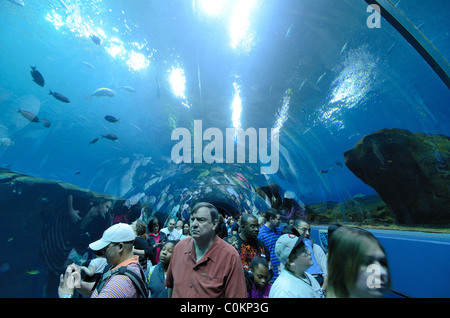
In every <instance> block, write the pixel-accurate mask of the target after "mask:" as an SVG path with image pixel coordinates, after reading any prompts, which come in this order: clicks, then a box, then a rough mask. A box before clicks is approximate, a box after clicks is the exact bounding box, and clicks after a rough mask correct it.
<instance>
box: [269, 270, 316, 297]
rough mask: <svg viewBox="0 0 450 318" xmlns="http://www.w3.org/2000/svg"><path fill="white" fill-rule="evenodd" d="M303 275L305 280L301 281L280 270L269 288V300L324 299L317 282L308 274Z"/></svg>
mask: <svg viewBox="0 0 450 318" xmlns="http://www.w3.org/2000/svg"><path fill="white" fill-rule="evenodd" d="M305 274H306V277H307V278H306V279H305V280H303V279H300V278H298V277H296V276H294V275H292V274H291V273H290V272H289V271H287V270H285V269H284V270H282V271H281V273H280V275H279V276H278V277H277V279H276V280H275V282H274V283H273V285H272V287H271V288H270V293H269V298H324V295H323V292H322V288H321V287H320V285H319V283H318V282H317V280H316V279H315V278H314V277H312V276H311V275H310V274H308V273H306V272H305ZM308 279H309V280H308ZM308 281H309V282H311V286H310V285H309V284H308V283H307V282H308Z"/></svg>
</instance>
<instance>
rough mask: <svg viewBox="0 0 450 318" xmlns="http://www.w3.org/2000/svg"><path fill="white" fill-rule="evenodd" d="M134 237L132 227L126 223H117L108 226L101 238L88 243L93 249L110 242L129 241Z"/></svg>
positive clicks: (101, 247) (96, 249)
mask: <svg viewBox="0 0 450 318" xmlns="http://www.w3.org/2000/svg"><path fill="white" fill-rule="evenodd" d="M135 238H136V234H135V233H134V230H133V228H132V227H131V226H130V225H129V224H126V223H117V224H114V225H112V226H110V227H109V228H108V229H107V230H106V231H105V232H103V236H102V238H101V239H99V240H97V241H95V242H93V243H91V244H89V247H90V248H91V250H93V251H99V250H101V249H104V248H105V247H106V246H108V245H109V244H111V243H122V242H131V241H134V239H135Z"/></svg>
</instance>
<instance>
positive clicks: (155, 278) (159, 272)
mask: <svg viewBox="0 0 450 318" xmlns="http://www.w3.org/2000/svg"><path fill="white" fill-rule="evenodd" d="M177 242H178V241H167V242H165V243H164V245H163V247H162V249H161V253H160V254H159V263H158V264H156V265H155V266H152V267H150V272H149V274H148V280H147V287H148V289H149V291H150V293H151V298H168V290H167V287H166V286H164V282H165V281H166V273H167V269H168V268H169V264H170V259H171V257H172V252H173V248H174V247H175V245H176V244H177Z"/></svg>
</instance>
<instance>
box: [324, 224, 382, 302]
mask: <svg viewBox="0 0 450 318" xmlns="http://www.w3.org/2000/svg"><path fill="white" fill-rule="evenodd" d="M371 242H373V243H375V244H377V245H378V246H379V247H380V249H381V250H382V251H383V253H384V254H385V255H386V252H385V250H384V248H383V246H382V245H381V244H380V242H379V241H378V240H377V239H376V238H375V236H373V235H372V234H371V233H370V232H369V231H366V230H364V229H360V228H357V227H350V226H342V227H340V228H338V229H337V230H336V231H334V233H333V236H332V238H331V240H330V242H329V243H328V250H329V254H328V288H327V294H328V297H338V298H346V297H349V296H350V288H351V287H352V286H354V285H355V283H356V279H357V277H358V273H359V271H360V268H361V266H364V265H366V264H365V261H366V257H365V255H366V251H367V249H368V247H369V244H370V243H371ZM386 270H387V274H388V282H387V285H388V288H390V286H391V278H390V277H391V275H390V272H389V266H388V264H387V263H386Z"/></svg>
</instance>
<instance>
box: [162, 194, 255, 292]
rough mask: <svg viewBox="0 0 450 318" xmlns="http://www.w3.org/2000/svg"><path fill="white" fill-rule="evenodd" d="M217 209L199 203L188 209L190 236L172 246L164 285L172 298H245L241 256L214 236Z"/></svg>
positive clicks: (217, 218)
mask: <svg viewBox="0 0 450 318" xmlns="http://www.w3.org/2000/svg"><path fill="white" fill-rule="evenodd" d="M218 223H219V212H218V211H217V209H216V207H215V206H214V205H212V204H210V203H207V202H200V203H198V204H196V205H195V206H194V208H193V209H192V212H191V218H190V226H191V235H192V236H191V237H189V238H187V239H184V240H181V241H180V242H178V244H177V245H176V246H175V249H174V250H173V253H172V258H171V260H170V265H169V269H168V271H167V278H166V283H165V285H166V287H168V288H169V297H173V298H246V297H247V292H246V285H245V277H244V270H243V268H242V263H241V259H240V257H239V254H238V252H237V251H236V249H235V248H234V247H233V246H231V245H230V244H228V243H227V242H225V241H224V240H222V239H221V238H220V237H218V236H217V235H216V232H215V230H216V228H217V226H218Z"/></svg>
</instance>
